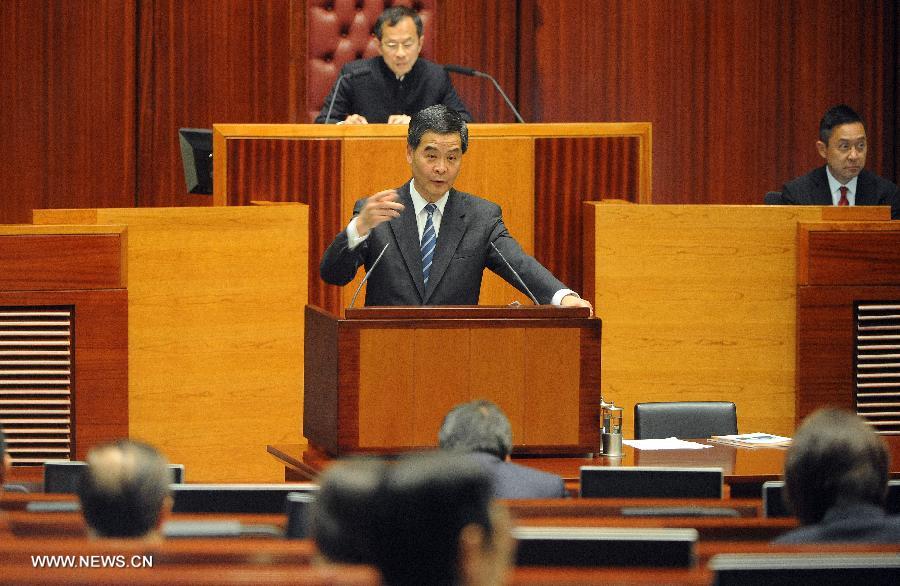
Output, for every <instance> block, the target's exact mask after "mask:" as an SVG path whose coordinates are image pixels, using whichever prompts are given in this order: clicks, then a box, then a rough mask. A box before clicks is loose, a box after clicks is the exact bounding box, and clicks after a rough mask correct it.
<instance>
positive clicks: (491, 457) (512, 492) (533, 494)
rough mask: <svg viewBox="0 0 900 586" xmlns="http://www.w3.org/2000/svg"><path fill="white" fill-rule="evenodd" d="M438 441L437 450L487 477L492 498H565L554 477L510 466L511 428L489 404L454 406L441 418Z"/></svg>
mask: <svg viewBox="0 0 900 586" xmlns="http://www.w3.org/2000/svg"><path fill="white" fill-rule="evenodd" d="M438 441H439V443H440V446H441V449H444V450H452V451H456V452H463V453H466V454H468V455H469V457H470V458H472V459H474V460H475V461H477V462H478V463H479V464H481V465H482V466H483V467H484V468H485V469H486V470H487V471H488V473H490V475H491V479H492V481H493V486H494V496H495V497H496V498H506V499H525V498H562V497H566V496H568V492H567V491H566V486H565V483H564V482H563V479H562V478H560V477H559V476H557V475H556V474H550V473H548V472H542V471H540V470H534V469H533V468H529V467H527V466H520V465H519V464H514V463H512V462H510V455H511V454H512V446H513V440H512V426H511V425H510V423H509V419H507V417H506V414H505V413H503V411H502V410H501V409H500V407H498V406H497V405H495V404H494V403H491V402H490V401H483V400H482V401H471V402H469V403H462V404H461V405H457V406H456V407H454V408H453V409H451V410H450V412H449V413H447V415H446V417H444V423H443V425H441V430H440V433H439V434H438Z"/></svg>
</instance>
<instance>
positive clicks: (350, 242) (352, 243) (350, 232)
mask: <svg viewBox="0 0 900 586" xmlns="http://www.w3.org/2000/svg"><path fill="white" fill-rule="evenodd" d="M371 233H372V231H371V230H370V231H369V234H371ZM369 234H366V235H365V236H360V235H359V232H357V231H356V216H354V217H353V219H352V220H350V223H349V224H347V248H349V249H350V250H353V249H354V248H356V247H357V246H359V245H360V244H362V243H363V242H365V241H366V238H368V237H369ZM560 299H562V297H560Z"/></svg>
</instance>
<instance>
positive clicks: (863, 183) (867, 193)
mask: <svg viewBox="0 0 900 586" xmlns="http://www.w3.org/2000/svg"><path fill="white" fill-rule="evenodd" d="M858 177H859V178H858V179H857V180H856V205H858V206H873V205H877V204H878V198H877V197H876V196H875V182H874V181H873V180H872V176H871V175H869V174H868V173H866V171H865V170H863V171H862V172H861V173H860V174H859V176H858Z"/></svg>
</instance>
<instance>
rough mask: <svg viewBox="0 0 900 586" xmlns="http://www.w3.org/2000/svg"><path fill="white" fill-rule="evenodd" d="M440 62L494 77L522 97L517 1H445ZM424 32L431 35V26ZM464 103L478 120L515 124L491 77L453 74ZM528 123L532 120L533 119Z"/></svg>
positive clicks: (441, 9)
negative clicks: (519, 93) (518, 76)
mask: <svg viewBox="0 0 900 586" xmlns="http://www.w3.org/2000/svg"><path fill="white" fill-rule="evenodd" d="M437 12H438V14H437V17H438V18H437V20H438V22H437V38H436V39H435V40H436V43H437V46H436V51H435V53H436V55H435V60H436V61H437V62H438V63H441V64H444V63H452V64H455V65H462V66H463V67H470V68H472V69H476V70H479V71H483V72H485V73H488V74H489V75H491V76H493V77H494V79H496V80H497V83H498V84H499V85H500V87H501V88H503V91H505V92H506V94H507V96H508V97H509V99H510V101H512V103H513V104H514V105H516V108H517V109H521V108H520V107H519V106H518V105H517V103H518V96H517V91H516V88H517V67H516V66H517V62H518V57H517V54H516V51H517V46H516V45H517V40H516V27H517V19H518V2H511V1H509V0H500V1H498V0H444V1H443V2H441V3H440V6H439V7H438V11H437ZM425 34H426V35H427V34H428V31H427V30H426V32H425ZM450 77H451V79H452V81H453V85H454V87H456V90H457V93H459V95H460V97H461V98H462V100H463V103H464V104H465V105H466V106H467V107H468V109H469V112H471V113H472V118H473V120H475V121H476V122H515V121H516V119H515V116H514V115H513V114H512V112H511V110H510V109H509V106H507V105H506V102H504V100H503V98H502V97H501V95H500V94H499V92H497V90H496V88H494V85H493V84H492V83H491V81H490V80H489V79H483V78H478V77H467V76H463V75H459V74H456V73H451V74H450ZM525 120H526V121H530V120H529V119H528V118H526V119H525Z"/></svg>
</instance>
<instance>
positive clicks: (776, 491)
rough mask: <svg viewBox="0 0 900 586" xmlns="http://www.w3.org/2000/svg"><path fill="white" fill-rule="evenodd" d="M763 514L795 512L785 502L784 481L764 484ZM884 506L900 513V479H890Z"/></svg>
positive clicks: (771, 515) (894, 512) (774, 515)
mask: <svg viewBox="0 0 900 586" xmlns="http://www.w3.org/2000/svg"><path fill="white" fill-rule="evenodd" d="M762 501H763V516H765V517H791V516H793V513H792V512H791V510H790V509H788V506H787V503H785V502H784V481H782V480H769V481H768V482H763V485H762ZM884 508H885V509H886V510H887V512H888V513H889V514H891V515H898V514H900V480H888V488H887V495H886V496H885V498H884Z"/></svg>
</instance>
